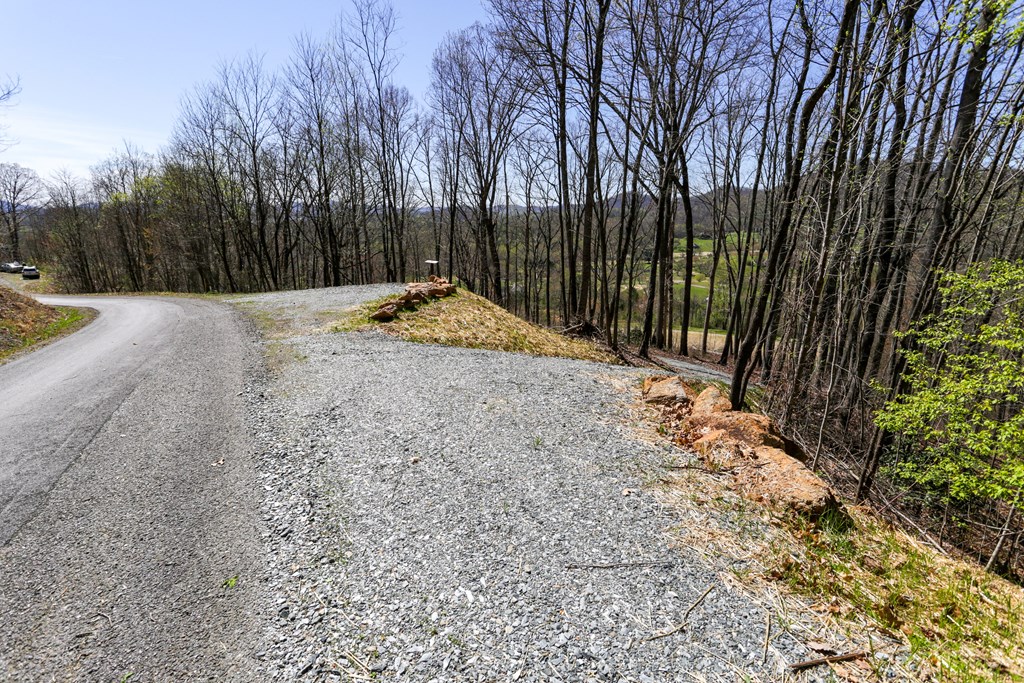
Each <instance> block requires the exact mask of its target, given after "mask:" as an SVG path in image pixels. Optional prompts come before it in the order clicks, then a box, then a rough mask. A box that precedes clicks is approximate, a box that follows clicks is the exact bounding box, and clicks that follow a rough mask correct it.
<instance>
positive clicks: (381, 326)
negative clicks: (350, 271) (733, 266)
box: [331, 289, 620, 363]
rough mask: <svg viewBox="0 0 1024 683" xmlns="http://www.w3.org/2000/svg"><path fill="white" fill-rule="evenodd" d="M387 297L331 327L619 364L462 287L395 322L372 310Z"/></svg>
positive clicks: (591, 347) (579, 341) (593, 348)
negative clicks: (381, 318) (373, 315)
mask: <svg viewBox="0 0 1024 683" xmlns="http://www.w3.org/2000/svg"><path fill="white" fill-rule="evenodd" d="M392 298H394V297H386V298H385V299H378V300H376V301H371V302H369V303H367V304H364V305H363V306H360V307H359V308H358V309H356V310H355V311H353V312H351V313H349V314H348V316H347V317H345V318H344V319H342V320H341V321H339V322H338V323H336V324H335V325H333V326H332V328H331V329H332V330H333V331H335V332H353V331H359V330H371V329H372V330H380V331H381V332H384V333H386V334H390V335H393V336H396V337H399V338H401V339H404V340H406V341H411V342H418V343H421V344H441V345H444V346H458V347H463V348H469V349H490V350H492V351H509V352H513V353H526V354H530V355H533V356H557V357H561V358H579V359H582V360H591V361H597V362H601V363H619V362H620V361H619V359H618V358H616V357H615V356H614V355H613V354H611V353H609V352H608V351H605V350H603V349H601V348H600V347H599V346H597V345H596V344H594V343H592V342H589V341H586V340H584V339H574V338H571V337H566V336H564V335H561V334H558V333H557V332H553V331H552V330H549V329H546V328H543V327H539V326H537V325H534V324H532V323H528V322H526V321H525V320H523V319H522V318H519V317H517V316H515V315H513V314H512V313H509V312H508V311H506V310H505V309H503V308H501V307H500V306H496V305H494V304H492V303H491V302H490V301H488V300H487V299H485V298H483V297H481V296H477V295H476V294H472V293H470V292H467V291H466V290H464V289H459V290H458V291H457V292H456V293H455V294H453V295H451V296H449V297H445V298H444V299H436V300H434V301H431V302H428V303H424V304H421V305H420V306H418V307H417V308H416V310H412V311H402V312H401V313H399V315H398V317H397V318H395V319H394V320H392V321H390V322H377V321H374V320H371V319H370V317H369V316H370V314H371V313H373V312H374V311H375V310H377V307H378V306H379V305H380V304H381V303H383V302H384V301H386V300H388V299H392Z"/></svg>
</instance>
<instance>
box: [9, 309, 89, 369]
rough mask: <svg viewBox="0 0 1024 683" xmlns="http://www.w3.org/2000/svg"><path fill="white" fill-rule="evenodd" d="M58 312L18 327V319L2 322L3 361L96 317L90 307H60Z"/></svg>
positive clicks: (64, 333) (68, 332)
mask: <svg viewBox="0 0 1024 683" xmlns="http://www.w3.org/2000/svg"><path fill="white" fill-rule="evenodd" d="M52 310H54V311H55V313H54V314H52V315H48V316H45V317H43V318H41V319H38V320H35V321H30V322H28V323H27V324H24V323H23V324H22V325H20V326H18V327H16V326H15V324H14V321H8V320H4V321H2V322H0V340H2V342H3V343H2V346H0V363H4V362H5V361H7V360H9V359H10V358H11V357H12V356H14V355H15V354H17V353H21V352H22V351H25V350H27V349H28V348H30V347H32V346H36V345H38V344H45V343H48V342H51V341H54V340H56V339H59V338H60V337H63V336H64V335H67V334H70V333H72V332H74V331H75V330H77V329H79V328H81V327H83V326H84V325H85V324H86V323H88V322H89V321H91V320H92V319H93V318H95V317H96V312H95V311H93V310H91V309H88V308H72V307H69V306H57V307H55V308H54V309H52Z"/></svg>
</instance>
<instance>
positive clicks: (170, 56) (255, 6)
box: [0, 0, 487, 178]
mask: <svg viewBox="0 0 1024 683" xmlns="http://www.w3.org/2000/svg"><path fill="white" fill-rule="evenodd" d="M393 5H394V7H395V9H396V11H397V13H398V15H399V34H398V38H399V43H400V44H401V45H402V46H403V49H402V52H403V53H404V57H403V59H402V63H401V65H400V66H399V68H398V71H397V72H396V74H395V80H396V81H397V82H398V83H399V84H401V85H405V86H406V87H408V88H409V90H410V91H411V92H412V93H413V95H414V96H416V97H418V98H420V97H422V95H423V94H424V93H425V92H426V88H427V85H428V83H429V80H430V59H431V56H432V54H433V51H434V48H435V47H436V46H437V45H438V44H439V43H440V41H441V38H442V37H443V36H444V34H445V33H447V32H448V31H453V30H457V29H460V28H463V27H465V26H468V25H469V24H472V23H473V22H474V21H478V20H480V21H484V20H486V18H487V14H486V10H485V9H484V7H483V6H482V4H481V0H442V1H439V2H429V1H427V0H419V1H417V0H394V1H393ZM349 7H350V5H349V3H348V2H347V0H345V1H340V0H339V1H335V2H323V1H320V0H292V1H291V2H273V1H270V0H250V1H248V2H239V1H236V0H231V1H229V2H223V1H220V0H205V1H204V0H173V1H166V0H165V1H163V2H159V1H158V2H153V1H151V0H149V1H147V0H135V1H134V2H126V1H123V0H95V1H93V2H88V1H83V0H74V1H72V0H61V1H59V2H53V1H47V0H4V12H3V24H4V30H3V38H2V39H0V79H2V78H3V77H4V76H5V75H6V76H9V77H12V78H13V77H17V78H20V80H21V94H20V95H18V96H17V97H16V98H15V100H14V103H13V106H10V107H7V108H5V109H4V110H2V111H0V123H2V124H3V125H4V126H5V127H6V133H5V135H6V136H7V137H8V138H10V139H11V140H12V141H13V142H15V143H16V144H14V145H13V146H11V147H10V148H9V149H7V150H6V151H3V152H0V161H2V162H15V163H19V164H22V165H23V166H28V167H30V168H33V169H35V170H36V171H37V172H38V173H39V174H40V175H41V176H43V178H48V177H49V176H50V174H51V173H53V172H54V171H57V170H58V169H61V168H66V169H68V170H70V171H71V172H73V173H76V174H79V175H87V174H88V169H89V166H91V165H93V164H95V163H96V162H98V161H101V160H102V159H103V158H105V157H107V156H109V155H110V154H111V153H112V152H114V151H115V150H116V149H118V148H120V147H122V145H123V141H124V140H129V141H131V142H132V143H134V144H135V145H137V146H139V147H142V148H143V149H145V150H147V151H150V152H155V151H157V149H158V148H159V147H160V146H161V145H162V144H164V142H165V141H166V139H167V137H168V135H169V134H170V132H171V129H172V127H173V125H174V121H175V119H176V118H177V114H178V105H179V102H180V100H181V97H182V95H184V94H185V93H187V92H189V91H190V90H191V89H192V88H193V87H194V86H195V85H196V84H198V83H201V82H203V81H207V80H210V79H212V78H213V77H214V75H215V72H216V69H217V66H218V65H219V64H221V63H223V62H225V61H228V60H230V59H232V58H235V57H241V56H244V55H245V54H246V53H247V52H249V51H255V52H256V53H257V54H264V55H265V59H266V62H265V63H266V65H267V67H268V68H276V67H277V66H278V65H281V64H283V63H285V62H286V61H287V60H288V58H289V56H290V55H291V48H292V44H293V40H294V38H295V37H296V36H298V35H299V34H300V33H303V32H308V33H310V34H311V35H313V36H314V37H322V36H324V35H326V34H327V32H328V31H329V29H330V28H331V27H332V26H334V25H335V24H336V22H337V21H338V18H339V17H340V16H341V14H342V12H343V11H345V12H348V11H349Z"/></svg>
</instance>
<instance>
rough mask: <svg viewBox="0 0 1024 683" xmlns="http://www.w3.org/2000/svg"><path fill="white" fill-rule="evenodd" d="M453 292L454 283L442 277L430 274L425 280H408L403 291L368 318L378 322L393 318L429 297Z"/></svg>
mask: <svg viewBox="0 0 1024 683" xmlns="http://www.w3.org/2000/svg"><path fill="white" fill-rule="evenodd" d="M454 293H455V285H453V284H451V283H450V282H448V281H447V280H445V279H444V278H443V277H438V276H436V275H431V276H430V280H428V281H427V282H410V283H409V284H408V285H406V286H405V292H404V293H403V294H402V295H401V296H398V297H396V298H394V299H389V300H388V301H385V302H384V303H382V304H381V305H380V306H378V307H377V310H376V311H375V312H374V313H372V314H370V318H372V319H373V320H378V321H380V322H387V321H388V320H394V319H395V318H396V317H397V316H398V312H399V311H401V310H403V309H406V310H413V309H414V308H416V306H417V305H419V304H422V303H424V302H426V301H430V300H431V299H440V298H442V297H446V296H450V295H452V294H454Z"/></svg>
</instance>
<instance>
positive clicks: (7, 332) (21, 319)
mask: <svg viewBox="0 0 1024 683" xmlns="http://www.w3.org/2000/svg"><path fill="white" fill-rule="evenodd" d="M59 318H60V312H59V311H58V310H57V309H55V308H51V307H50V306H45V305H43V304H41V303H39V302H38V301H36V300H35V299H32V298H29V297H27V296H22V295H21V294H18V293H17V292H15V291H14V290H11V289H7V288H6V287H2V286H0V358H3V357H4V356H6V355H9V354H11V353H13V352H14V351H17V350H18V349H20V348H22V347H23V346H25V345H27V344H28V343H29V342H31V341H32V340H33V339H34V338H35V337H37V336H38V335H39V334H40V333H41V332H42V331H43V330H45V329H46V327H47V326H48V325H51V324H53V323H54V322H56V321H57V320H58V319H59Z"/></svg>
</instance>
